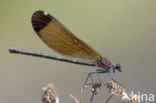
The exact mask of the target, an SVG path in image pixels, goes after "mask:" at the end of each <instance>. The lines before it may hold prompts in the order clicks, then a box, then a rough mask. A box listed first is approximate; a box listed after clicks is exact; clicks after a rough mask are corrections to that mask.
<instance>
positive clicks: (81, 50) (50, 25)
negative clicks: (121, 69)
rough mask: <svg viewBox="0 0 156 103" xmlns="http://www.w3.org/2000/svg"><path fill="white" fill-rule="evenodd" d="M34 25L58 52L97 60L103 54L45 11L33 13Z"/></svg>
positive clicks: (47, 42)
mask: <svg viewBox="0 0 156 103" xmlns="http://www.w3.org/2000/svg"><path fill="white" fill-rule="evenodd" d="M32 25H33V28H34V30H35V31H36V33H37V34H38V35H39V37H40V38H41V39H42V40H43V41H44V42H45V43H46V44H47V45H48V46H49V47H50V48H52V49H53V50H55V51H56V52H58V53H60V54H62V55H64V56H70V57H76V58H80V59H88V60H91V61H93V62H96V61H98V60H100V59H101V55H100V54H98V53H97V52H96V51H95V50H94V49H92V48H91V47H90V46H89V45H87V44H86V43H85V42H83V41H82V40H80V39H78V38H77V37H76V36H74V35H73V34H72V32H70V31H69V30H68V29H67V28H66V27H65V26H64V25H63V24H61V23H60V22H59V21H58V20H57V19H55V18H54V17H53V16H51V15H49V14H48V13H46V12H44V11H36V12H35V13H34V14H33V15H32Z"/></svg>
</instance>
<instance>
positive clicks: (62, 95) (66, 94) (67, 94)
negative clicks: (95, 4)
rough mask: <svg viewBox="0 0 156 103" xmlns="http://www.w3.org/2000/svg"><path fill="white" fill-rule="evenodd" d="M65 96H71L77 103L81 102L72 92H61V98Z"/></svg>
mask: <svg viewBox="0 0 156 103" xmlns="http://www.w3.org/2000/svg"><path fill="white" fill-rule="evenodd" d="M64 96H67V97H71V98H72V99H73V100H74V102H75V103H79V101H78V100H77V98H76V97H75V96H73V95H72V94H69V93H65V94H60V95H59V98H60V99H61V98H62V97H64Z"/></svg>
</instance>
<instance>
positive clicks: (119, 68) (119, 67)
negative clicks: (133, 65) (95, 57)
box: [115, 64, 122, 72]
mask: <svg viewBox="0 0 156 103" xmlns="http://www.w3.org/2000/svg"><path fill="white" fill-rule="evenodd" d="M115 69H117V70H118V71H119V72H122V70H121V66H120V64H116V66H115Z"/></svg>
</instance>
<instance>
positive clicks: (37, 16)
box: [31, 10, 53, 33]
mask: <svg viewBox="0 0 156 103" xmlns="http://www.w3.org/2000/svg"><path fill="white" fill-rule="evenodd" d="M52 19H53V17H52V16H51V15H50V14H48V13H47V12H44V11H40V10H39V11H36V12H35V13H34V14H33V15H32V18H31V23H32V26H33V28H34V30H35V32H37V33H38V32H39V31H40V30H41V29H43V28H44V27H45V26H46V25H47V24H48V23H49V22H50V21H51V20H52Z"/></svg>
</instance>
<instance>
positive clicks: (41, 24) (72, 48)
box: [9, 11, 121, 82]
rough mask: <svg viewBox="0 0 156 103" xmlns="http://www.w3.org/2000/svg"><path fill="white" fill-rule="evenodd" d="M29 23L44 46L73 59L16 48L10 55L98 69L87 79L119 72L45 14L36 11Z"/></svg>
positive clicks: (115, 66) (116, 66)
mask: <svg viewBox="0 0 156 103" xmlns="http://www.w3.org/2000/svg"><path fill="white" fill-rule="evenodd" d="M31 22H32V26H33V28H34V30H35V32H36V33H37V35H38V36H39V37H40V38H41V40H42V41H43V42H44V43H45V44H47V45H48V46H49V47H50V48H51V49H53V50H54V51H56V52H57V53H59V54H62V55H63V56H65V57H74V58H75V59H74V60H72V59H66V58H60V57H55V56H50V55H47V54H41V53H36V52H28V51H23V50H19V49H16V48H10V49H9V51H10V52H11V53H19V54H25V55H32V56H37V57H43V58H48V59H53V60H59V61H64V62H69V63H74V64H80V65H86V66H92V67H98V69H97V70H96V72H92V73H89V75H88V77H89V76H90V75H91V74H94V73H97V74H98V73H114V72H115V70H118V71H119V72H121V67H120V64H116V65H113V64H112V63H111V62H110V61H109V60H108V59H107V58H105V57H102V56H101V55H100V54H99V53H98V52H97V51H96V50H94V49H93V48H91V47H90V46H89V45H88V44H86V43H85V42H84V41H82V40H80V39H79V38H77V37H76V36H75V35H73V33H72V32H71V31H69V30H68V29H67V28H66V27H65V26H64V25H63V24H62V23H60V22H59V21H58V20H57V19H56V18H55V17H53V16H52V15H50V14H48V13H47V12H44V11H36V12H35V13H34V14H33V15H32V19H31ZM76 59H83V60H84V61H85V60H87V61H90V62H89V63H88V62H81V61H78V60H76ZM88 77H87V80H88ZM87 80H86V82H87Z"/></svg>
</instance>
